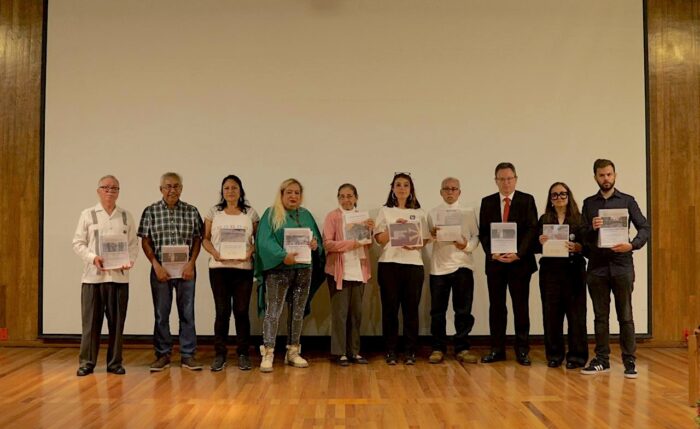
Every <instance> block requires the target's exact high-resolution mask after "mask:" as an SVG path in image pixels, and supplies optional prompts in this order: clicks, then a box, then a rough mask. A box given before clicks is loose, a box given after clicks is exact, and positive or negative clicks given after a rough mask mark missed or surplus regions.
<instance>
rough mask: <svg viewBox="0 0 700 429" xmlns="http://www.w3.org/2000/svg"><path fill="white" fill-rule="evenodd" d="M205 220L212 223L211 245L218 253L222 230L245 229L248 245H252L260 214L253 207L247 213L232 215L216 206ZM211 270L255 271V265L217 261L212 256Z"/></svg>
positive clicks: (210, 260) (248, 262)
mask: <svg viewBox="0 0 700 429" xmlns="http://www.w3.org/2000/svg"><path fill="white" fill-rule="evenodd" d="M205 219H206V220H208V221H210V222H211V244H213V245H214V248H215V249H216V250H217V251H218V250H219V244H220V243H221V230H222V229H224V228H236V229H245V231H246V240H247V241H248V243H251V244H252V243H253V225H254V224H255V223H258V222H259V221H260V217H259V216H258V213H257V212H256V211H255V209H253V208H252V207H251V208H249V209H248V210H247V213H239V214H236V215H230V214H226V212H224V211H223V210H219V208H218V207H216V206H214V207H212V208H211V209H210V210H209V213H207V216H206V218H205ZM209 268H238V269H241V270H251V269H253V263H252V262H251V261H217V260H216V259H214V257H213V256H210V257H209Z"/></svg>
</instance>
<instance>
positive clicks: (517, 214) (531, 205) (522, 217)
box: [479, 191, 537, 274]
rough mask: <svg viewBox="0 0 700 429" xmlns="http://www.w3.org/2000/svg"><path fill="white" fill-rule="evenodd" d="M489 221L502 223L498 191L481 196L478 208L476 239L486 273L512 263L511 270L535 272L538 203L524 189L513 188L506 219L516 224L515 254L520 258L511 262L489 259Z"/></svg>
mask: <svg viewBox="0 0 700 429" xmlns="http://www.w3.org/2000/svg"><path fill="white" fill-rule="evenodd" d="M491 222H501V197H500V194H499V193H498V192H496V193H495V194H492V195H489V196H487V197H484V198H483V199H482V200H481V209H480V210H479V241H480V242H481V246H482V247H483V249H484V253H486V274H488V273H489V272H491V271H493V270H498V269H505V268H506V266H508V265H511V266H512V267H513V268H514V269H522V270H525V271H527V273H528V274H532V273H534V272H535V271H537V263H536V262H535V246H536V243H537V206H536V205H535V198H534V197H533V196H532V195H530V194H526V193H524V192H520V191H515V194H513V200H512V201H511V202H510V211H509V213H508V222H516V223H517V224H518V257H519V258H520V260H519V261H515V262H513V263H511V264H504V263H502V262H498V261H494V260H493V259H491Z"/></svg>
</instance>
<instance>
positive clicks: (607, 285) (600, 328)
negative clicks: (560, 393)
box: [588, 273, 637, 362]
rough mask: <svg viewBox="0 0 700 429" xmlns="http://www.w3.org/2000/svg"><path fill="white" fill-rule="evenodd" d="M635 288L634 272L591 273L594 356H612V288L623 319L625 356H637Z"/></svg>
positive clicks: (632, 358)
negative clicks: (633, 305) (615, 274)
mask: <svg viewBox="0 0 700 429" xmlns="http://www.w3.org/2000/svg"><path fill="white" fill-rule="evenodd" d="M633 289H634V273H628V274H623V275H620V276H608V277H601V276H595V275H592V274H589V275H588V292H589V293H590V295H591V301H593V314H594V315H595V321H594V326H595V357H596V359H598V360H600V361H603V362H609V360H610V292H612V294H613V296H615V311H616V312H617V321H618V322H619V323H620V349H621V350H622V360H623V361H628V360H632V361H634V360H635V355H634V353H635V352H636V350H637V344H636V342H635V339H634V319H633V317H632V290H633Z"/></svg>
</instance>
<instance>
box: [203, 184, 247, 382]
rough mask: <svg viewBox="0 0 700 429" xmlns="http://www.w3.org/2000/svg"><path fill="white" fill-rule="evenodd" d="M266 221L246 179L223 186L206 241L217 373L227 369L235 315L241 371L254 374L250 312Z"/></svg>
mask: <svg viewBox="0 0 700 429" xmlns="http://www.w3.org/2000/svg"><path fill="white" fill-rule="evenodd" d="M259 220H260V218H259V217H258V214H257V213H256V211H255V210H254V209H253V208H252V207H250V205H248V202H247V201H246V199H245V191H244V190H243V184H242V183H241V179H239V178H238V177H237V176H235V175H233V174H231V175H228V176H226V177H224V180H223V181H222V182H221V200H220V201H219V204H217V205H215V206H214V207H212V208H211V210H209V213H208V214H207V215H206V217H205V219H204V228H205V229H204V241H203V242H202V245H203V246H204V249H205V250H206V251H207V252H209V254H210V255H211V258H210V259H209V282H210V283H211V289H212V292H213V294H214V305H215V308H216V319H215V321H214V351H215V353H216V355H215V357H214V362H212V364H211V370H212V371H221V370H222V369H224V367H225V366H226V353H227V351H226V340H227V339H228V332H229V320H230V318H231V310H232V309H233V315H234V318H235V323H236V345H237V346H238V368H240V369H241V370H244V371H245V370H249V369H251V364H250V357H249V356H250V355H249V348H250V319H249V318H248V307H249V304H250V295H251V293H252V291H253V258H252V255H253V252H254V250H255V247H254V245H253V237H254V236H255V230H256V229H257V226H258V221H259Z"/></svg>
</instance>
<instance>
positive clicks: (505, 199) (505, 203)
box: [503, 197, 510, 222]
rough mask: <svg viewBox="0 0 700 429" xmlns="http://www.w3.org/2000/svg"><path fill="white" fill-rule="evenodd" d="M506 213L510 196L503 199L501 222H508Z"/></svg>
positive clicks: (508, 208)
mask: <svg viewBox="0 0 700 429" xmlns="http://www.w3.org/2000/svg"><path fill="white" fill-rule="evenodd" d="M508 213H510V198H508V197H505V198H504V199H503V222H508Z"/></svg>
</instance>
